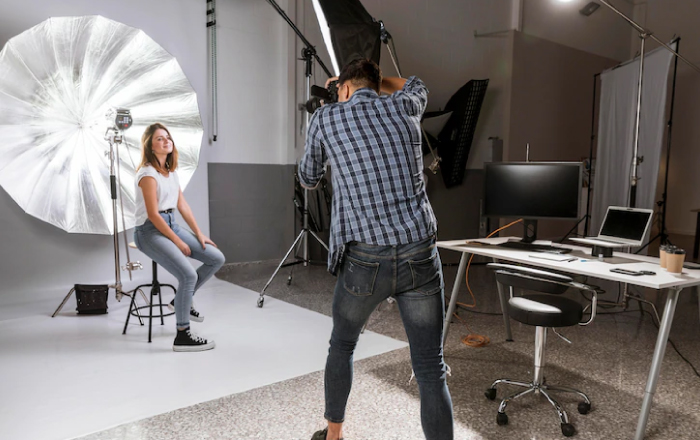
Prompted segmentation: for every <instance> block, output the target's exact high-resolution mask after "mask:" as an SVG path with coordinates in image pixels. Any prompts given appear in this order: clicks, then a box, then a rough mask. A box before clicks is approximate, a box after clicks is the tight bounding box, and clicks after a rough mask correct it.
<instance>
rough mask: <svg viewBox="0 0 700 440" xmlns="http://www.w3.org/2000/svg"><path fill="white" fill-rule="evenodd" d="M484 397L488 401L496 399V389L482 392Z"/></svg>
mask: <svg viewBox="0 0 700 440" xmlns="http://www.w3.org/2000/svg"><path fill="white" fill-rule="evenodd" d="M484 396H486V398H487V399H489V400H494V399H495V398H496V388H489V389H488V390H486V392H484ZM499 414H500V413H499Z"/></svg>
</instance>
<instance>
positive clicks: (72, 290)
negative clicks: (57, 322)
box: [51, 287, 75, 318]
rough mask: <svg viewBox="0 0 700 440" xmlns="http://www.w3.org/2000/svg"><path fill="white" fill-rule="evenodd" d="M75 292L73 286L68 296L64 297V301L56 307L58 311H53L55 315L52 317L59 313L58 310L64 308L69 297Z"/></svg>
mask: <svg viewBox="0 0 700 440" xmlns="http://www.w3.org/2000/svg"><path fill="white" fill-rule="evenodd" d="M73 292H75V287H74V288H72V289H70V292H68V295H66V297H65V298H63V301H62V302H61V305H60V306H58V308H57V309H56V311H55V312H53V315H51V317H52V318H53V317H55V316H56V315H57V314H58V312H60V311H61V309H62V308H63V306H64V305H65V304H66V302H68V298H70V296H71V295H72V294H73Z"/></svg>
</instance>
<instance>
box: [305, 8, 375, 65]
mask: <svg viewBox="0 0 700 440" xmlns="http://www.w3.org/2000/svg"><path fill="white" fill-rule="evenodd" d="M312 3H313V6H314V10H315V11H316V17H317V19H318V23H319V26H320V27H321V33H322V34H323V41H324V42H325V44H326V48H327V49H328V53H329V54H330V57H331V63H332V64H333V70H334V72H335V75H336V76H337V75H339V74H340V69H341V68H342V67H343V66H345V65H346V64H348V63H349V62H350V61H353V60H356V59H358V58H368V59H370V60H372V61H374V62H375V63H377V64H379V55H380V53H381V40H380V33H381V25H380V24H379V22H377V21H375V20H374V18H372V16H371V15H369V13H368V12H367V10H366V9H365V8H364V7H363V6H362V3H360V2H359V0H312Z"/></svg>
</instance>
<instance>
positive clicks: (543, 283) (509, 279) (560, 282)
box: [484, 263, 603, 437]
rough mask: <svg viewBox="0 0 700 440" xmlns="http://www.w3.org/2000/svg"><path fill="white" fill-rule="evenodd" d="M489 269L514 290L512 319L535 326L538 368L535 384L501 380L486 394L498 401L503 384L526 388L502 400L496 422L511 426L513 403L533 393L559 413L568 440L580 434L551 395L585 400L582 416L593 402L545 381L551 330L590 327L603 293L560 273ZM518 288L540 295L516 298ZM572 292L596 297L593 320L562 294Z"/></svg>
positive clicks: (580, 406) (510, 308) (519, 268)
mask: <svg viewBox="0 0 700 440" xmlns="http://www.w3.org/2000/svg"><path fill="white" fill-rule="evenodd" d="M487 266H488V267H490V268H491V269H493V270H494V271H495V274H496V280H497V281H498V282H499V283H502V284H503V285H504V286H508V287H509V289H510V299H509V300H508V310H507V313H508V314H509V315H510V317H511V318H513V319H515V320H516V321H519V322H522V323H523V324H527V325H532V326H535V359H534V361H535V368H534V375H533V379H532V382H530V383H527V382H521V381H514V380H509V379H498V380H496V381H495V382H494V383H493V384H492V385H491V387H490V388H489V389H488V390H486V392H485V393H484V394H485V396H486V398H487V399H489V400H494V399H495V398H496V386H497V385H498V384H501V383H503V384H507V385H514V386H517V387H522V388H525V391H520V392H517V393H514V394H511V395H509V396H507V397H505V398H504V399H503V400H501V404H500V405H499V407H498V414H497V417H496V422H497V423H498V424H499V425H506V424H508V416H507V415H506V412H505V410H506V406H507V405H508V402H510V401H511V400H515V399H518V398H520V397H522V396H524V395H526V394H530V393H535V394H542V395H543V396H544V397H546V398H547V400H548V401H549V403H550V404H551V405H552V406H553V407H554V408H555V409H556V411H557V413H558V415H559V421H560V422H561V432H562V434H564V435H565V436H566V437H570V436H572V435H574V434H575V433H576V429H575V428H574V425H572V424H571V423H569V417H568V415H567V414H566V411H565V410H564V409H563V408H562V406H561V405H559V403H558V402H557V401H556V400H554V399H553V398H552V397H551V396H550V392H551V391H560V392H566V393H574V394H577V395H579V396H580V397H581V398H582V399H583V402H580V403H579V404H578V412H579V413H581V414H587V413H588V412H589V411H590V410H591V401H590V399H589V398H588V396H586V395H585V394H584V393H582V392H581V391H579V390H575V389H573V388H568V387H562V386H555V385H549V384H547V383H546V381H545V378H544V356H545V343H546V340H547V328H548V327H570V326H574V325H588V324H590V323H591V322H592V321H593V319H594V318H595V315H596V307H597V302H598V294H600V293H603V291H601V290H600V289H599V288H598V287H595V286H589V285H587V284H582V283H579V282H576V281H574V279H573V278H571V277H569V276H566V275H561V274H557V273H552V272H546V271H543V270H538V269H531V268H529V267H522V266H515V265H510V264H500V263H491V264H488V265H487ZM515 288H519V289H523V290H528V291H534V292H536V293H528V294H525V295H522V296H513V292H514V289H515ZM571 288H573V289H577V290H579V291H586V292H589V293H591V295H592V296H591V311H590V314H591V316H590V318H589V319H588V320H587V321H586V322H581V319H582V317H583V314H584V307H583V305H582V304H581V303H579V302H578V301H575V300H572V299H569V298H566V297H563V296H561V294H562V293H564V292H566V291H567V290H569V289H571ZM587 308H588V307H586V309H587ZM504 312H506V311H504ZM555 332H556V331H555Z"/></svg>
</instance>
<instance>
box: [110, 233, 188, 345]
mask: <svg viewBox="0 0 700 440" xmlns="http://www.w3.org/2000/svg"><path fill="white" fill-rule="evenodd" d="M129 247H130V248H134V249H137V248H136V244H135V243H133V242H131V243H129ZM152 268H153V278H152V281H151V283H150V284H142V285H140V286H138V287H137V288H136V289H134V293H136V291H139V290H141V289H142V288H144V287H150V288H151V295H150V296H151V299H150V301H148V304H146V305H145V306H140V307H139V306H136V301H135V299H136V295H135V294H134V295H131V304H130V305H129V312H128V313H127V314H126V322H125V323H124V331H123V332H122V334H123V335H125V334H126V328H127V326H128V325H129V318H130V317H131V316H132V315H133V316H136V317H138V318H139V320H140V319H141V316H143V315H141V313H140V311H141V310H144V309H146V308H148V342H151V330H152V327H153V318H160V325H165V321H164V320H163V318H164V317H166V316H170V315H174V314H175V312H168V313H163V305H164V304H163V298H162V297H161V295H160V288H161V287H162V286H165V287H170V288H171V289H173V293H177V290H176V289H175V287H173V286H172V285H170V284H161V283H160V282H158V263H156V262H155V261H153V265H152ZM141 292H143V291H141ZM154 296H158V302H157V303H154V302H153V297H154ZM154 306H158V308H159V309H160V313H158V314H156V315H154V314H153V307H154ZM144 318H145V316H144ZM141 325H143V321H141Z"/></svg>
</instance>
